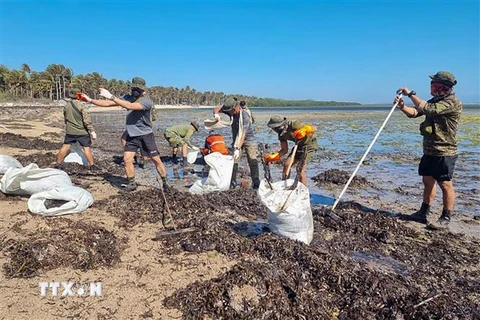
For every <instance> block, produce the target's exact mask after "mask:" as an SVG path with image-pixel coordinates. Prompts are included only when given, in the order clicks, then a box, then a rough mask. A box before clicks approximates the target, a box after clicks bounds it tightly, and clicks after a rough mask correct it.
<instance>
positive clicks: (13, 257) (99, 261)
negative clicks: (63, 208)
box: [2, 218, 125, 278]
mask: <svg viewBox="0 0 480 320" xmlns="http://www.w3.org/2000/svg"><path fill="white" fill-rule="evenodd" d="M45 222H46V223H47V225H48V226H49V230H33V231H32V232H31V234H28V235H27V238H25V239H21V237H20V239H18V237H15V238H14V239H7V240H5V241H4V242H3V243H2V247H3V248H4V249H3V250H5V252H6V253H7V256H8V257H9V259H8V262H7V263H5V264H4V266H3V270H4V273H5V275H6V276H7V277H18V278H28V277H34V276H36V275H38V272H39V271H46V270H51V269H55V268H59V267H69V268H73V269H80V270H89V269H96V268H98V267H112V266H113V265H114V264H115V263H117V262H118V261H120V253H121V251H122V250H123V243H122V242H124V241H125V239H118V238H117V237H116V236H115V235H114V234H113V232H111V231H108V230H106V229H105V228H103V227H97V226H94V225H92V224H88V223H85V222H80V221H71V220H68V219H65V218H56V219H55V220H46V221H45ZM19 235H20V234H19Z"/></svg>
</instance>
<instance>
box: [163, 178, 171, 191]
mask: <svg viewBox="0 0 480 320" xmlns="http://www.w3.org/2000/svg"><path fill="white" fill-rule="evenodd" d="M161 179H162V186H161V188H163V189H164V190H167V189H170V184H169V183H168V181H167V177H161Z"/></svg>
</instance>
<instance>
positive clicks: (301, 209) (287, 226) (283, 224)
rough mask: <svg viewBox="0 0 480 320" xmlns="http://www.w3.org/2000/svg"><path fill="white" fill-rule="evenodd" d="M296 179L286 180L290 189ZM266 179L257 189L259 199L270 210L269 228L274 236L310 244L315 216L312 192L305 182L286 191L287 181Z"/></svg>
mask: <svg viewBox="0 0 480 320" xmlns="http://www.w3.org/2000/svg"><path fill="white" fill-rule="evenodd" d="M293 182H294V180H292V179H289V180H287V185H288V186H291V185H292V184H293ZM272 187H273V190H272V189H271V188H270V187H269V185H268V183H267V180H265V179H263V180H262V181H261V182H260V187H259V188H258V195H259V197H260V200H261V201H262V202H263V204H265V206H266V207H267V208H268V210H269V211H268V225H269V228H270V230H271V231H272V232H273V233H276V234H278V235H281V236H285V237H288V238H290V239H294V240H298V241H302V242H304V243H306V244H310V242H311V241H312V238H313V216H312V208H311V206H310V193H309V191H308V188H307V187H306V186H305V185H304V184H303V183H300V182H299V183H298V186H297V188H296V189H295V190H285V182H284V181H278V182H274V183H272Z"/></svg>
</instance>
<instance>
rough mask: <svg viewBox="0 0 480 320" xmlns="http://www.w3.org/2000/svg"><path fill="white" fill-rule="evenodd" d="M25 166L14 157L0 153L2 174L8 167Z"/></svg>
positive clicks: (0, 172) (0, 170)
mask: <svg viewBox="0 0 480 320" xmlns="http://www.w3.org/2000/svg"><path fill="white" fill-rule="evenodd" d="M10 168H14V169H18V168H23V166H22V164H21V163H20V162H19V161H18V160H17V159H15V158H14V157H11V156H7V155H3V154H0V174H4V173H5V172H7V170H8V169H10Z"/></svg>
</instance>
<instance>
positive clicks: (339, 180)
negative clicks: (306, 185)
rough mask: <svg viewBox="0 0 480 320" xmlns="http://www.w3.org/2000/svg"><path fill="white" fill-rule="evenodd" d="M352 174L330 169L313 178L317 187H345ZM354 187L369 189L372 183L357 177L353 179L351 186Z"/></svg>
mask: <svg viewBox="0 0 480 320" xmlns="http://www.w3.org/2000/svg"><path fill="white" fill-rule="evenodd" d="M350 175H351V174H350V173H348V172H346V171H343V170H339V169H330V170H327V171H325V172H323V173H319V174H317V175H316V176H314V177H312V180H313V181H315V182H316V184H317V186H328V185H342V186H343V185H345V184H346V183H347V181H348V179H349V178H350ZM350 185H351V186H352V187H367V186H372V184H371V183H370V182H368V181H367V179H365V178H364V177H360V176H355V177H354V178H353V179H352V182H351V184H350Z"/></svg>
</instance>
